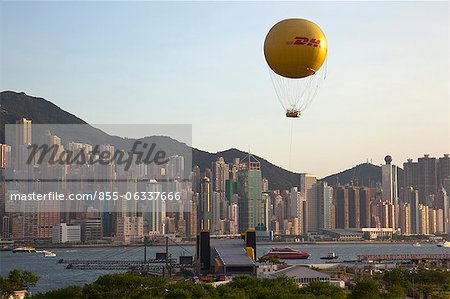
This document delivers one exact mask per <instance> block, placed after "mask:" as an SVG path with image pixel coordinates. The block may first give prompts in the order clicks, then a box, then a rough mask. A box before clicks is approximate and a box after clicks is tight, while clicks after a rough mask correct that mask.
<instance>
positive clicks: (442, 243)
mask: <svg viewBox="0 0 450 299" xmlns="http://www.w3.org/2000/svg"><path fill="white" fill-rule="evenodd" d="M437 246H438V247H450V242H449V241H442V242H439V243H438V244H437Z"/></svg>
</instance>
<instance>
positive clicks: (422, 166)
mask: <svg viewBox="0 0 450 299" xmlns="http://www.w3.org/2000/svg"><path fill="white" fill-rule="evenodd" d="M418 164H419V173H418V189H419V198H420V203H421V204H428V203H429V200H430V199H431V198H430V196H434V195H436V193H437V172H436V158H433V157H430V155H428V154H425V155H424V156H423V157H422V158H419V159H418Z"/></svg>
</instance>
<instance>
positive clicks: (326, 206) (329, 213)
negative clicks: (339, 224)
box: [317, 181, 335, 228]
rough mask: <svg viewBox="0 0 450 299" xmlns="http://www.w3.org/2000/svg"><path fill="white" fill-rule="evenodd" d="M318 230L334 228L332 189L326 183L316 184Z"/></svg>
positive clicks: (319, 182)
mask: <svg viewBox="0 0 450 299" xmlns="http://www.w3.org/2000/svg"><path fill="white" fill-rule="evenodd" d="M317 202H318V217H319V223H318V228H334V226H335V225H334V217H333V214H334V203H333V187H331V186H328V184H327V182H326V181H318V182H317Z"/></svg>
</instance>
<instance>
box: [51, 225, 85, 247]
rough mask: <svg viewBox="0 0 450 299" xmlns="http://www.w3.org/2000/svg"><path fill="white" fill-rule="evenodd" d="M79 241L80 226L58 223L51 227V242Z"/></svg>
mask: <svg viewBox="0 0 450 299" xmlns="http://www.w3.org/2000/svg"><path fill="white" fill-rule="evenodd" d="M80 241H81V227H80V226H79V225H67V224H66V223H60V224H58V225H55V226H53V228H52V242H53V243H67V242H80Z"/></svg>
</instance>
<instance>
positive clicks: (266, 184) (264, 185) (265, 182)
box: [262, 178, 269, 192]
mask: <svg viewBox="0 0 450 299" xmlns="http://www.w3.org/2000/svg"><path fill="white" fill-rule="evenodd" d="M262 191H263V192H267V191H269V180H268V179H266V178H263V179H262Z"/></svg>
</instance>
